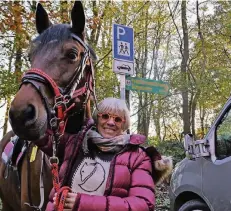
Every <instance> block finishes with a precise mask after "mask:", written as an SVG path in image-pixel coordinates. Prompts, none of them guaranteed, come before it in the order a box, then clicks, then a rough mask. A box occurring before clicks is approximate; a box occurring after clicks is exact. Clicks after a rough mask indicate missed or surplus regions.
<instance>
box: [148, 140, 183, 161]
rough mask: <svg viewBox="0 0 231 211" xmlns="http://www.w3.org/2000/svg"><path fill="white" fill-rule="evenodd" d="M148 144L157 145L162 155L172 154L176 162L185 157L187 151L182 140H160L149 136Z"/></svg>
mask: <svg viewBox="0 0 231 211" xmlns="http://www.w3.org/2000/svg"><path fill="white" fill-rule="evenodd" d="M148 144H149V145H152V146H155V147H156V148H157V149H158V151H159V152H160V153H161V155H166V156H172V159H173V163H174V164H176V163H177V162H179V161H181V160H182V159H183V158H184V157H185V151H184V147H183V142H182V141H178V140H165V141H159V140H158V139H157V138H156V137H149V139H148Z"/></svg>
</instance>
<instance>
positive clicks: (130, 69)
mask: <svg viewBox="0 0 231 211" xmlns="http://www.w3.org/2000/svg"><path fill="white" fill-rule="evenodd" d="M112 52H113V71H114V72H115V73H118V74H120V97H121V99H123V100H125V75H133V74H134V32H133V28H131V27H128V26H124V25H119V24H113V42H112Z"/></svg>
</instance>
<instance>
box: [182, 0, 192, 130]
mask: <svg viewBox="0 0 231 211" xmlns="http://www.w3.org/2000/svg"><path fill="white" fill-rule="evenodd" d="M186 6H187V2H186V1H182V4H181V18H182V29H183V51H182V61H181V74H182V79H183V82H184V84H183V85H182V90H181V92H182V101H183V104H182V107H183V124H184V134H186V133H190V118H189V102H188V101H189V100H188V77H187V75H188V71H187V63H188V59H189V49H188V42H189V41H188V39H189V38H188V25H187V16H186V9H187V8H186Z"/></svg>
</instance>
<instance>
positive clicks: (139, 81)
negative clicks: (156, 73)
mask: <svg viewBox="0 0 231 211" xmlns="http://www.w3.org/2000/svg"><path fill="white" fill-rule="evenodd" d="M126 90H134V91H140V92H149V93H156V94H160V95H167V94H168V91H169V86H168V83H167V82H164V81H155V80H150V79H146V78H137V77H129V76H127V77H126Z"/></svg>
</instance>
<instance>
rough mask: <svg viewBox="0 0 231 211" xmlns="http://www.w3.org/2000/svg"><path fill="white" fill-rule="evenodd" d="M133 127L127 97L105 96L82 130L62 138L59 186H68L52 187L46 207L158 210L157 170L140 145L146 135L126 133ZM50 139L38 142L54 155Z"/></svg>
mask: <svg viewBox="0 0 231 211" xmlns="http://www.w3.org/2000/svg"><path fill="white" fill-rule="evenodd" d="M129 126H130V114H129V110H128V108H127V106H126V103H125V101H124V100H121V99H116V98H106V99H104V100H103V101H101V102H100V103H99V104H98V106H97V109H95V111H94V113H93V119H89V120H88V121H87V123H86V125H85V126H83V129H82V131H81V132H80V133H79V134H77V135H68V134H65V135H64V136H63V137H62V138H61V139H60V143H59V146H58V147H59V150H58V152H59V154H58V156H59V157H61V159H62V160H63V163H62V165H61V168H60V172H59V178H60V181H61V184H60V185H61V187H63V186H68V188H63V189H62V188H61V189H60V190H61V191H59V192H58V193H57V194H55V190H54V189H53V190H52V192H51V194H50V202H49V203H48V205H47V211H53V210H54V209H55V207H56V208H58V207H60V206H64V210H65V209H71V210H74V211H85V210H98V211H105V210H106V211H108V210H110V211H117V210H129V211H133V210H139V211H146V210H153V209H154V204H155V194H154V179H153V178H154V177H155V176H154V174H155V170H154V169H153V165H152V161H151V158H150V157H149V155H148V154H146V150H145V149H144V148H142V147H141V146H140V145H141V144H143V143H144V142H145V140H146V137H145V136H143V135H138V134H137V135H135V134H133V135H130V134H127V133H126V130H127V129H128V128H129ZM50 141H51V139H50V138H49V134H47V135H46V136H45V137H44V138H42V139H40V140H38V141H36V142H35V143H36V144H37V145H38V146H39V147H40V148H41V149H42V150H43V151H44V152H45V153H47V154H48V155H51V154H52V147H51V146H52V144H51V143H50ZM67 190H68V192H67ZM91 201H94V202H95V203H89V202H91Z"/></svg>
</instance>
